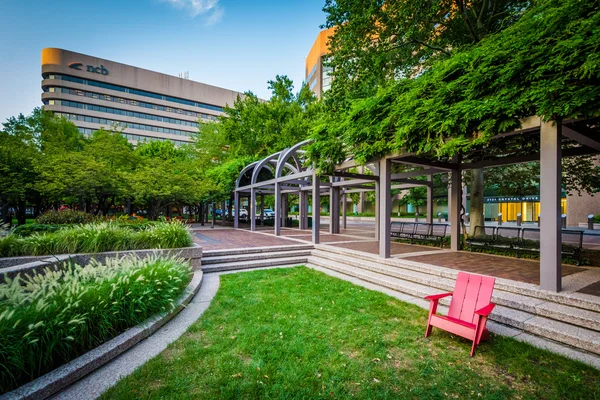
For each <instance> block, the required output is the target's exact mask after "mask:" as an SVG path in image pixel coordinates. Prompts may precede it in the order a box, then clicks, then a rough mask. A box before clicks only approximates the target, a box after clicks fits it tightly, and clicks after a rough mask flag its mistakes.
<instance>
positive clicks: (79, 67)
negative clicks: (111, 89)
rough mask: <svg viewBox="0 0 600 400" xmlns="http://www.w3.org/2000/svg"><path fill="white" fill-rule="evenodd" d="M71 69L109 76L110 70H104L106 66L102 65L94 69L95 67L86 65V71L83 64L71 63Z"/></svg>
mask: <svg viewBox="0 0 600 400" xmlns="http://www.w3.org/2000/svg"><path fill="white" fill-rule="evenodd" d="M69 68H73V69H76V70H77V71H87V72H91V73H93V74H100V75H108V70H107V69H106V68H104V65H100V66H99V67H94V66H93V65H86V66H85V70H84V69H83V64H82V63H71V64H69Z"/></svg>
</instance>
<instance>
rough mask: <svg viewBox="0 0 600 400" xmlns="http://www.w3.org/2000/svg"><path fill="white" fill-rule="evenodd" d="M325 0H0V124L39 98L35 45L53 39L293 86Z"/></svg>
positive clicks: (256, 88) (197, 72)
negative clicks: (284, 79)
mask: <svg viewBox="0 0 600 400" xmlns="http://www.w3.org/2000/svg"><path fill="white" fill-rule="evenodd" d="M323 4H324V0H279V1H275V0H256V1H253V0H245V1H244V0H120V1H115V0H102V1H88V0H3V1H2V5H0V91H1V93H2V95H1V96H0V123H1V122H4V121H5V120H6V118H8V117H10V116H13V115H17V114H19V113H24V114H28V113H29V112H30V111H31V110H32V109H33V108H34V107H37V106H39V105H40V104H41V100H40V96H41V88H40V83H41V71H40V53H41V50H42V49H43V48H44V47H58V48H63V49H67V50H72V51H76V52H80V53H84V54H89V55H93V56H96V57H100V58H104V59H108V60H113V61H117V62H121V63H125V64H130V65H134V66H137V67H142V68H146V69H150V70H153V71H158V72H163V73H166V74H170V75H178V74H179V73H180V72H183V71H189V72H190V79H192V80H195V81H200V82H204V83H208V84H211V85H216V86H221V87H224V88H227V89H232V90H237V91H242V92H243V91H246V90H251V91H253V92H254V93H256V94H257V95H258V96H259V97H262V98H268V97H269V95H270V92H269V90H268V89H267V81H268V80H270V79H274V78H275V75H277V74H280V75H288V76H289V77H290V78H292V79H293V81H294V83H295V87H296V89H298V88H299V87H300V84H301V82H302V80H303V79H304V59H305V57H306V55H307V54H308V51H309V50H310V48H311V46H312V44H313V42H314V40H315V38H316V36H317V34H318V33H319V31H320V28H319V26H320V25H321V24H323V23H324V22H325V14H324V13H323V11H322V7H323Z"/></svg>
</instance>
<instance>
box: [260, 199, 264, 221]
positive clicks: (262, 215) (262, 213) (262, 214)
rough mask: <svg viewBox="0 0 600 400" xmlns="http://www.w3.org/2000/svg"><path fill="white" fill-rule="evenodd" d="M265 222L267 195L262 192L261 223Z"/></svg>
mask: <svg viewBox="0 0 600 400" xmlns="http://www.w3.org/2000/svg"><path fill="white" fill-rule="evenodd" d="M264 224H265V195H264V194H262V193H261V194H260V225H261V226H264Z"/></svg>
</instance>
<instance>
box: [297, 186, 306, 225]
mask: <svg viewBox="0 0 600 400" xmlns="http://www.w3.org/2000/svg"><path fill="white" fill-rule="evenodd" d="M307 214H308V193H307V192H306V191H303V190H301V191H300V192H299V193H298V229H300V230H302V229H306V228H307V227H308V226H307V223H306V221H307V219H306V216H307Z"/></svg>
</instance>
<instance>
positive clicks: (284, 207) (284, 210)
mask: <svg viewBox="0 0 600 400" xmlns="http://www.w3.org/2000/svg"><path fill="white" fill-rule="evenodd" d="M288 200H289V198H288V195H287V193H286V194H283V195H281V226H284V227H286V228H287V227H288V226H287V218H288V209H289V202H288Z"/></svg>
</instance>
